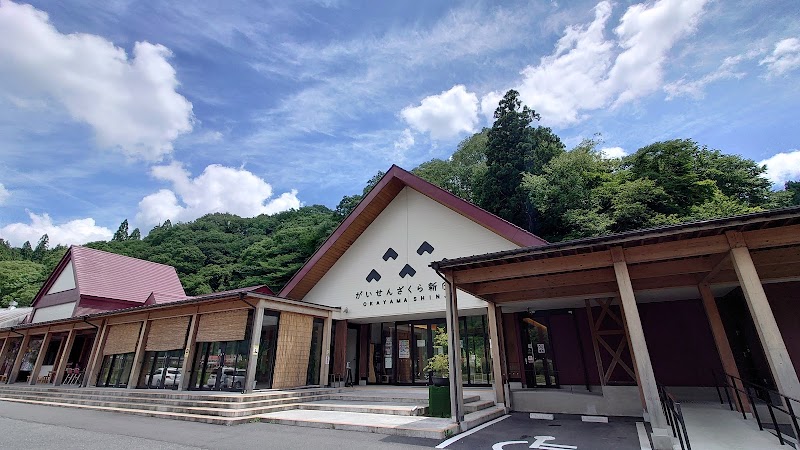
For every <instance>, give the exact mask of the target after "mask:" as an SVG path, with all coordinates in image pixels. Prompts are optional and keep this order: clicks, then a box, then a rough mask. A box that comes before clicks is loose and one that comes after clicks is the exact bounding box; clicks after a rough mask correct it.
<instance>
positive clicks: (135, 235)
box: [128, 228, 142, 241]
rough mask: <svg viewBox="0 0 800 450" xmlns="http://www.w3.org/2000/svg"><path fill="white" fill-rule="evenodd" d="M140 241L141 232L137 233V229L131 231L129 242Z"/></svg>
mask: <svg viewBox="0 0 800 450" xmlns="http://www.w3.org/2000/svg"><path fill="white" fill-rule="evenodd" d="M141 239H142V232H141V231H139V229H138V228H134V229H133V231H131V234H130V236H128V240H129V241H138V240H141Z"/></svg>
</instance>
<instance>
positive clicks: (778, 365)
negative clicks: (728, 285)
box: [726, 233, 800, 398]
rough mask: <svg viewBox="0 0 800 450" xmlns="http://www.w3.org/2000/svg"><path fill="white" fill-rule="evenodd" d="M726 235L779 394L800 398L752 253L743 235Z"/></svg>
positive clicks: (795, 379) (792, 370)
mask: <svg viewBox="0 0 800 450" xmlns="http://www.w3.org/2000/svg"><path fill="white" fill-rule="evenodd" d="M726 234H728V241H729V242H730V243H731V247H732V248H731V261H732V262H733V268H734V269H735V270H736V277H737V278H738V279H739V284H740V285H741V287H742V291H743V292H744V298H745V299H746V300H747V307H748V308H749V309H750V315H751V316H752V317H753V322H754V323H755V326H756V331H758V337H759V339H760V340H761V346H762V347H764V353H765V354H766V357H767V362H769V367H770V369H771V370H772V377H773V378H774V379H775V384H776V386H777V388H778V391H779V392H780V393H781V394H783V395H786V396H788V397H793V398H800V381H798V378H797V371H796V370H795V368H794V365H793V364H792V360H791V359H790V358H789V352H788V351H787V350H786V343H785V342H784V341H783V336H782V335H781V331H780V329H779V328H778V323H777V322H776V321H775V316H774V315H773V313H772V308H771V307H770V305H769V301H768V300H767V294H766V293H765V292H764V286H762V285H761V280H760V279H759V277H758V273H757V272H756V267H755V265H754V264H753V259H752V258H751V257H750V252H749V251H748V249H747V247H746V246H745V245H744V240H743V239H741V235H739V236H736V235H737V234H739V233H736V234H734V233H726Z"/></svg>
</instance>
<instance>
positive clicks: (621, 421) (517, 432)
mask: <svg viewBox="0 0 800 450" xmlns="http://www.w3.org/2000/svg"><path fill="white" fill-rule="evenodd" d="M639 421H641V419H639ZM636 422H637V420H636V419H634V418H620V417H611V418H609V421H608V423H593V422H583V421H581V417H580V416H571V415H556V416H555V418H554V420H538V419H531V418H530V415H529V414H527V413H512V414H511V415H510V416H509V417H508V418H506V419H504V420H501V421H499V422H497V423H494V424H493V425H490V426H488V427H486V428H483V429H481V430H479V431H477V432H475V433H473V434H470V435H468V436H465V437H463V438H461V439H459V440H457V441H455V442H452V443H450V444H448V445H447V446H446V447H442V446H441V445H440V447H439V448H447V449H452V450H457V449H492V450H522V449H525V448H533V449H536V448H538V449H548V450H578V449H587V450H588V449H591V450H627V449H631V450H640V448H641V446H640V444H639V438H638V434H637V431H636ZM446 443H447V441H445V442H444V443H443V444H446Z"/></svg>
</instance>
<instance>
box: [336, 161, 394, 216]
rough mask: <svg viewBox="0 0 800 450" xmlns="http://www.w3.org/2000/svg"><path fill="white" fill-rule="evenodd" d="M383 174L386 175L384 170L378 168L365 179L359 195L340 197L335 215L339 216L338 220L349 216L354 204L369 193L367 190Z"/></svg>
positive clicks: (373, 185)
mask: <svg viewBox="0 0 800 450" xmlns="http://www.w3.org/2000/svg"><path fill="white" fill-rule="evenodd" d="M384 175H386V172H384V171H382V170H379V171H378V173H376V174H375V175H373V176H372V178H370V179H369V180H368V181H367V185H366V186H364V189H363V191H362V192H361V195H358V194H356V195H345V196H344V197H342V200H341V201H340V202H339V204H338V205H337V206H336V215H337V216H338V217H339V220H344V218H345V217H347V216H349V215H350V213H351V212H353V210H354V209H356V206H358V204H359V203H360V202H361V200H363V199H364V197H366V196H367V194H369V191H371V190H372V188H374V187H375V185H377V184H378V182H379V181H381V178H383V176H384Z"/></svg>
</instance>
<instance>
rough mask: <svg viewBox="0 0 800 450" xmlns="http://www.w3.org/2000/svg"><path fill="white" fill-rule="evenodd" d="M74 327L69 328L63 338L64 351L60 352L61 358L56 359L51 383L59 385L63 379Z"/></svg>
mask: <svg viewBox="0 0 800 450" xmlns="http://www.w3.org/2000/svg"><path fill="white" fill-rule="evenodd" d="M75 334H76V330H75V328H72V329H71V330H69V334H67V337H66V339H65V340H64V351H63V352H62V353H61V358H59V359H58V363H57V364H56V367H55V369H54V370H53V376H54V377H55V378H54V379H53V384H54V385H55V386H60V385H61V382H62V381H64V373H65V371H66V370H67V363H68V362H69V354H70V353H72V346H73V344H74V343H75Z"/></svg>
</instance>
